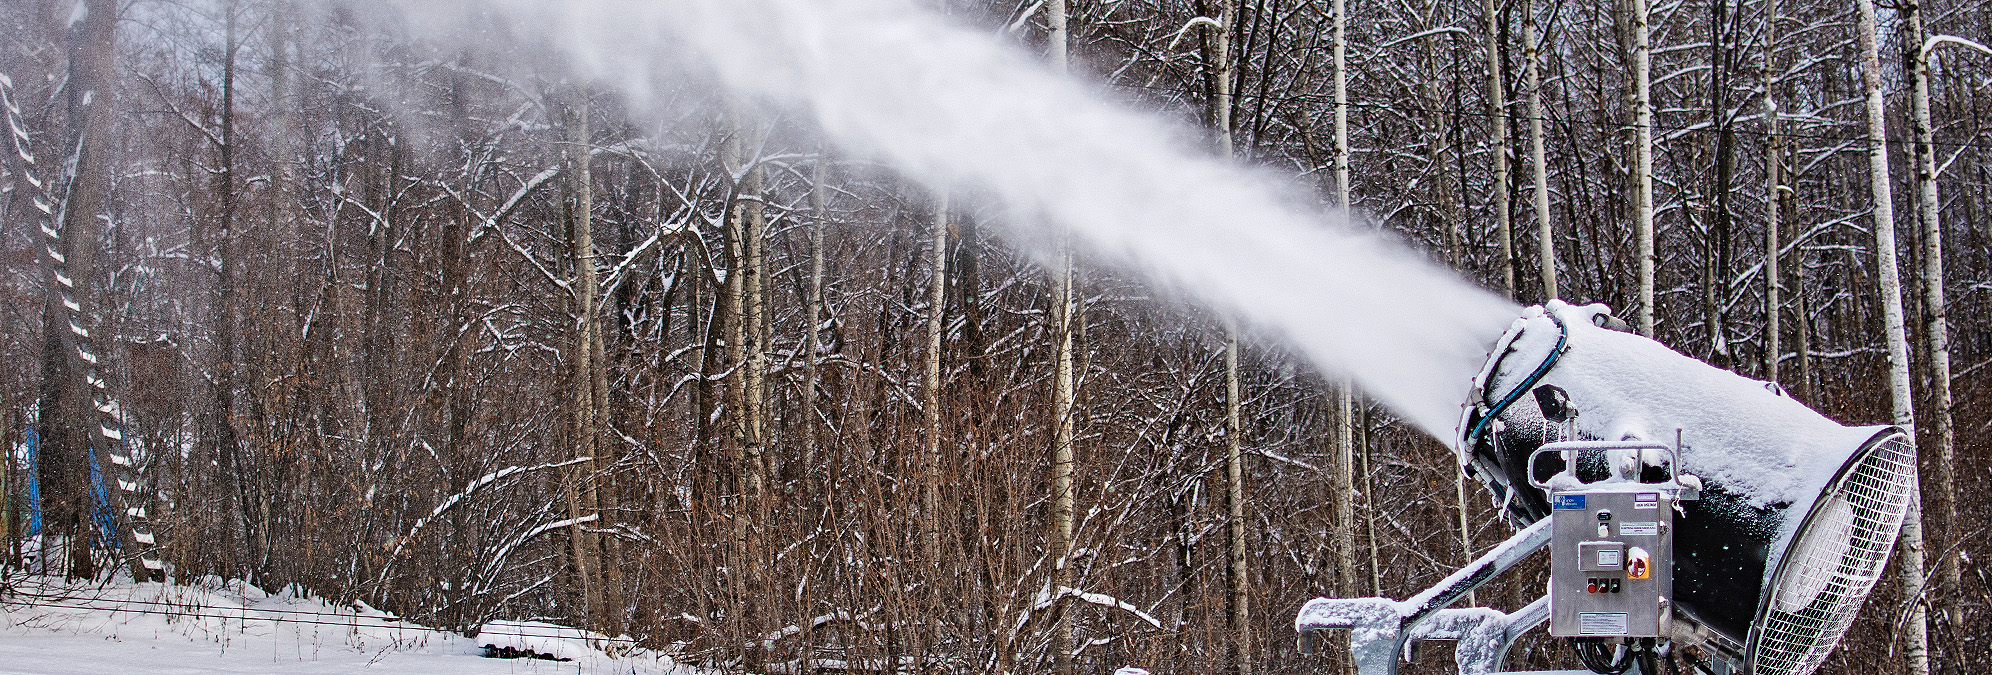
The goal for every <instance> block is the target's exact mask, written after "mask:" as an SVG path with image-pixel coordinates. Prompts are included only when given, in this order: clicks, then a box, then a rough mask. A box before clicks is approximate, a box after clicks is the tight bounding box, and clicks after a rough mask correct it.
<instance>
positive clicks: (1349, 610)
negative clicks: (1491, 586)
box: [1293, 518, 1550, 675]
mask: <svg viewBox="0 0 1992 675" xmlns="http://www.w3.org/2000/svg"><path fill="white" fill-rule="evenodd" d="M1549 535H1550V520H1549V519H1548V518H1544V519H1542V520H1539V521H1536V522H1535V524H1533V525H1530V526H1528V527H1527V528H1525V529H1523V530H1522V531H1520V532H1517V533H1515V536H1512V537H1509V538H1508V540H1507V541H1505V542H1502V543H1501V545H1499V546H1496V547H1494V549H1493V550H1491V551H1488V552H1487V554H1486V555H1482V556H1480V558H1479V559H1477V560H1474V561H1473V562H1471V563H1468V564H1467V566H1465V567H1462V568H1460V569H1459V570H1458V571H1456V572H1453V573H1452V575H1451V576H1448V577H1446V578H1445V580H1444V581H1440V582H1439V583H1438V584H1437V585H1435V586H1432V587H1431V588H1427V589H1425V590H1424V592H1421V593H1419V594H1417V595H1414V596H1411V597H1410V598H1408V599H1405V600H1402V601H1398V600H1391V599H1389V598H1315V599H1313V600H1309V601H1307V604H1306V605H1304V606H1302V607H1301V608H1300V613H1299V614H1298V615H1297V616H1295V617H1294V620H1293V627H1294V630H1296V631H1298V632H1299V633H1300V649H1301V651H1302V652H1303V653H1314V652H1315V651H1316V650H1317V648H1318V646H1319V643H1318V641H1319V640H1320V639H1321V636H1320V635H1319V633H1320V632H1321V631H1326V630H1347V631H1349V653H1350V655H1351V656H1352V657H1353V658H1354V660H1355V666H1356V672H1357V673H1359V674H1360V675H1396V673H1397V663H1398V658H1399V655H1400V654H1403V653H1404V651H1405V650H1404V647H1405V645H1406V644H1408V643H1411V642H1414V641H1420V640H1457V641H1459V647H1460V649H1459V650H1458V652H1457V653H1458V656H1456V657H1455V658H1456V660H1457V661H1458V663H1459V672H1460V674H1461V675H1485V674H1487V673H1496V672H1501V671H1500V668H1501V664H1502V663H1503V662H1505V661H1506V660H1507V655H1508V648H1509V647H1510V646H1511V645H1513V644H1514V641H1515V639H1516V638H1518V637H1520V636H1521V634H1522V633H1524V632H1526V631H1528V630H1529V629H1530V628H1534V627H1535V626H1536V625H1538V624H1541V623H1542V622H1543V621H1545V620H1547V619H1548V618H1549V600H1548V599H1547V598H1543V599H1539V600H1536V601H1535V602H1532V603H1529V605H1528V606H1527V607H1524V608H1522V609H1521V610H1520V611H1517V612H1515V613H1513V614H1505V613H1502V612H1499V611H1495V610H1492V609H1486V608H1462V609H1445V607H1446V606H1447V605H1451V604H1452V603H1454V602H1456V601H1458V600H1459V599H1460V598H1461V597H1464V596H1465V595H1466V594H1467V593H1468V592H1471V591H1472V590H1473V589H1475V588H1479V587H1480V586H1481V585H1482V584H1485V583H1487V581H1488V580H1490V579H1493V578H1494V576H1495V575H1497V574H1500V573H1502V572H1505V571H1507V570H1508V569H1510V568H1512V567H1514V566H1515V565H1517V564H1520V563H1521V562H1522V561H1523V560H1526V559H1527V558H1528V557H1529V556H1530V555H1533V554H1534V553H1535V552H1536V551H1538V550H1541V549H1542V548H1543V547H1545V546H1548V545H1549V538H1550V537H1549Z"/></svg>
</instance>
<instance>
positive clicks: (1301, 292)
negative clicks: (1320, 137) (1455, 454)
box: [417, 0, 1520, 438]
mask: <svg viewBox="0 0 1992 675" xmlns="http://www.w3.org/2000/svg"><path fill="white" fill-rule="evenodd" d="M481 6H492V7H498V8H501V9H503V10H504V11H505V12H506V13H507V14H508V15H510V16H512V17H513V18H515V19H519V20H520V24H521V25H525V26H532V27H536V28H541V29H545V30H549V31H552V32H553V35H554V36H555V38H556V43H557V45H558V48H560V49H563V50H566V51H567V52H568V54H569V56H570V57H571V58H572V59H573V60H574V61H575V63H576V64H578V65H579V66H580V67H582V68H583V69H584V70H586V71H588V74H589V75H591V76H594V77H597V78H601V79H602V80H604V81H607V82H610V83H613V84H617V85H619V86H622V87H623V88H624V89H626V90H627V91H628V92H629V93H631V94H632V95H633V97H635V98H641V97H642V95H643V94H644V93H646V92H647V90H648V86H649V84H650V83H651V82H654V81H655V80H654V79H653V78H654V77H658V76H659V75H660V73H666V74H668V71H669V70H670V69H671V68H672V67H673V65H672V64H675V63H678V61H675V60H674V59H677V58H679V57H678V55H680V54H683V53H685V52H687V51H690V52H692V53H696V54H698V55H699V56H700V57H702V58H703V59H704V60H706V61H707V62H709V63H710V64H711V66H712V68H713V71H714V72H715V73H716V74H717V76H718V78H719V79H720V80H721V81H722V82H723V83H724V84H725V85H726V86H728V87H730V88H732V89H733V90H735V91H737V92H739V93H741V94H744V95H746V96H749V97H753V98H757V99H760V100H764V101H768V102H770V103H772V104H774V105H777V106H779V107H782V108H783V109H787V110H795V111H800V112H802V113H804V114H808V115H811V116H813V117H814V119H815V121H816V122H818V123H819V124H820V125H821V127H822V128H823V129H824V131H825V132H826V133H827V134H829V135H830V137H831V138H833V139H834V140H835V141H837V142H838V143H839V144H841V145H844V146H846V147H849V148H852V149H854V150H856V151H859V152H863V153H867V154H868V155H869V156H872V157H875V158H878V159H880V160H882V161H884V162H887V163H888V164H890V165H892V166H894V167H895V168H897V169H898V170H900V171H903V172H904V173H905V174H907V175H909V176H911V177H913V178H915V179H917V180H921V181H924V182H926V183H928V184H930V185H932V186H936V187H949V188H966V189H971V190H974V191H976V192H977V193H980V194H988V195H991V196H993V197H994V198H996V199H998V200H1000V201H1001V202H1002V203H1003V204H1004V205H1005V206H1006V207H1007V208H1008V209H1010V210H1011V212H1012V213H1016V214H1023V215H1024V217H1020V218H1017V219H1016V220H1018V221H1026V220H1036V219H1042V220H1044V221H1048V222H1050V223H1053V224H1054V225H1056V226H1062V227H1067V228H1070V230H1071V231H1072V232H1073V233H1074V234H1075V237H1076V239H1077V240H1078V241H1079V242H1080V243H1081V244H1083V245H1085V246H1086V247H1087V248H1088V249H1089V250H1090V251H1091V252H1092V253H1094V254H1096V255H1098V256H1100V257H1102V258H1104V259H1107V260H1110V261H1112V262H1114V263H1116V264H1120V265H1124V266H1126V267H1127V268H1128V269H1131V270H1135V271H1137V272H1141V273H1144V274H1147V275H1149V276H1151V277H1153V278H1156V279H1158V280H1161V281H1163V282H1165V283H1166V284H1168V285H1170V286H1173V287H1175V288H1176V289H1178V290H1180V291H1181V292H1183V293H1185V294H1187V295H1188V296H1190V297H1192V298H1194V299H1196V300H1198V301H1200V302H1203V303H1206V304H1208V305H1211V306H1214V307H1216V308H1218V309H1219V310H1220V311H1222V312H1225V313H1227V314H1228V315H1230V316H1232V317H1234V318H1236V319H1238V320H1239V321H1241V323H1243V324H1245V325H1247V326H1250V327H1253V328H1256V329H1259V330H1265V331H1269V332H1271V333H1274V334H1276V335H1277V336H1278V337H1280V338H1282V339H1284V340H1286V341H1288V342H1289V343H1291V344H1292V345H1294V346H1296V347H1298V350H1299V351H1300V352H1301V353H1303V354H1305V355H1306V356H1307V358H1309V359H1310V360H1311V361H1312V362H1313V363H1315V364H1316V365H1317V366H1318V367H1320V368H1322V369H1323V370H1325V371H1327V372H1328V373H1330V374H1331V375H1334V376H1338V377H1346V378H1348V379H1350V380H1352V381H1353V382H1354V383H1355V384H1356V385H1357V387H1358V388H1360V389H1361V390H1362V391H1363V392H1365V393H1366V394H1368V395H1370V396H1371V397H1373V398H1375V399H1376V400H1378V401H1380V402H1382V403H1384V404H1385V405H1388V406H1389V407H1390V408H1391V409H1393V410H1394V411H1396V412H1397V413H1399V414H1400V415H1403V416H1404V417H1405V418H1406V419H1408V420H1409V421H1411V422H1412V423H1414V424H1416V425H1417V426H1418V427H1420V428H1421V429H1423V430H1425V431H1426V432H1428V433H1431V434H1432V435H1434V436H1436V437H1438V438H1451V437H1453V436H1454V435H1455V430H1454V429H1453V427H1454V425H1455V424H1456V423H1457V422H1458V420H1459V410H1460V406H1461V403H1462V402H1463V401H1465V400H1467V398H1468V395H1469V394H1468V391H1469V389H1470V387H1471V386H1472V384H1473V382H1472V380H1473V376H1474V375H1475V373H1476V372H1478V370H1479V368H1480V366H1481V364H1482V363H1483V362H1484V361H1485V360H1486V357H1487V350H1488V348H1489V347H1490V345H1492V344H1493V342H1494V340H1495V339H1496V338H1498V337H1499V336H1500V335H1501V333H1502V331H1503V330H1504V329H1505V328H1506V327H1507V325H1508V324H1509V322H1510V321H1512V320H1513V319H1514V317H1515V316H1516V313H1517V312H1518V311H1519V310H1520V308H1519V307H1517V306H1515V305H1514V304H1512V303H1509V302H1507V301H1505V300H1503V299H1502V298H1500V297H1498V296H1496V295H1494V294H1491V293H1488V292H1486V291H1484V290H1481V289H1479V288H1476V287H1474V286H1472V285H1470V284H1468V283H1466V282H1465V281H1462V280H1461V279H1459V278H1458V277H1457V276H1456V275H1454V274H1453V273H1451V272H1450V271H1447V270H1444V269H1442V268H1440V267H1438V266H1436V265H1433V264H1431V263H1429V262H1427V261H1426V260H1425V259H1424V258H1423V257H1422V256H1421V255H1420V254H1418V253H1416V252H1414V251H1411V250H1409V249H1408V248H1406V247H1404V246H1402V245H1400V244H1396V243H1393V242H1390V241H1387V240H1385V239H1384V238H1382V237H1381V236H1378V235H1375V234H1372V233H1369V232H1365V231H1359V230H1356V229H1354V228H1352V227H1351V225H1350V224H1349V223H1348V220H1347V219H1346V218H1345V217H1343V216H1340V215H1336V214H1332V213H1329V212H1325V211H1322V210H1320V209H1318V208H1314V207H1311V206H1302V205H1300V202H1301V201H1302V200H1300V199H1298V198H1296V197H1295V196H1294V195H1292V194H1290V193H1289V188H1286V187H1284V186H1283V184H1285V183H1290V182H1291V179H1286V178H1281V177H1277V176H1272V175H1268V174H1266V173H1264V172H1259V171H1254V170H1250V169H1246V168H1241V167H1239V166H1236V165H1234V164H1231V163H1228V162H1224V161H1219V160H1217V159H1215V158H1212V157H1211V156H1210V153H1209V152H1208V151H1207V150H1204V149H1203V145H1204V144H1203V143H1202V142H1201V141H1199V140H1198V136H1199V133H1198V132H1197V131H1196V130H1194V129H1192V128H1189V127H1188V126H1187V125H1183V124H1180V123H1176V122H1172V121H1168V120H1166V119H1164V118H1162V117H1161V116H1159V115H1157V114H1153V113H1147V112H1138V111H1135V110H1132V109H1130V107H1128V106H1126V105H1123V104H1121V103H1117V102H1114V101H1112V100H1111V99H1110V97H1108V96H1106V95H1103V94H1102V93H1101V92H1100V91H1098V90H1097V89H1095V88H1094V87H1091V86H1089V85H1087V84H1084V83H1082V82H1080V81H1078V80H1075V79H1073V78H1070V77H1067V76H1065V75H1061V74H1058V73H1054V72H1052V71H1051V70H1049V69H1048V68H1047V67H1046V66H1044V65H1042V64H1040V63H1039V61H1041V59H1040V58H1039V57H1038V56H1037V55H1033V54H1030V53H1028V52H1026V51H1025V50H1024V49H1022V48H1021V47H1019V46H1017V45H1015V44H1013V43H1012V42H1010V41H1008V40H1006V39H1003V38H1001V37H1000V36H996V35H992V34H989V33H987V32H983V31H978V30H974V29H971V28H968V27H964V26H961V25H958V24H956V23H954V22H951V21H949V20H947V19H945V18H944V17H940V16H937V15H935V14H933V13H931V12H928V11H926V10H923V9H920V8H917V7H915V6H913V5H911V4H909V3H907V2H903V1H901V0H676V1H671V2H651V1H645V0H573V1H570V2H562V3H541V2H537V1H534V0H493V1H492V2H491V3H488V4H487V5H481ZM417 11H420V10H417ZM667 76H668V75H667ZM1013 231H1015V232H1017V233H1019V234H1023V233H1026V232H1027V231H1036V230H1032V229H1029V228H1027V227H1023V226H1020V227H1018V228H1015V229H1014V230H1013ZM1042 239H1045V238H1044V237H1034V236H1019V237H1014V238H1013V241H1017V242H1018V243H1021V244H1023V245H1025V246H1027V247H1031V246H1036V247H1037V248H1038V252H1039V253H1043V252H1044V251H1043V249H1044V248H1046V247H1044V246H1042V245H1041V243H1042V242H1041V240H1042Z"/></svg>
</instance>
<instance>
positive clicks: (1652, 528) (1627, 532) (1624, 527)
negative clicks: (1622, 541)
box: [1619, 520, 1660, 537]
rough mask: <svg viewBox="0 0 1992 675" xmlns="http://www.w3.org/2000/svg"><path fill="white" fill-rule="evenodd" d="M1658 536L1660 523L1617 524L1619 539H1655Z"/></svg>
mask: <svg viewBox="0 0 1992 675" xmlns="http://www.w3.org/2000/svg"><path fill="white" fill-rule="evenodd" d="M1659 535H1660V523H1658V522H1655V521H1651V520H1649V521H1646V522H1643V523H1634V522H1623V523H1619V536H1621V537H1655V536H1659Z"/></svg>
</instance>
